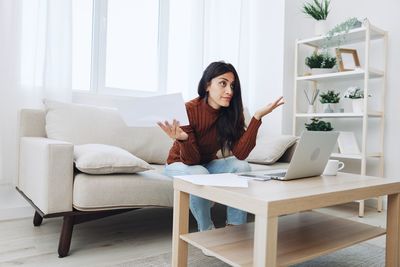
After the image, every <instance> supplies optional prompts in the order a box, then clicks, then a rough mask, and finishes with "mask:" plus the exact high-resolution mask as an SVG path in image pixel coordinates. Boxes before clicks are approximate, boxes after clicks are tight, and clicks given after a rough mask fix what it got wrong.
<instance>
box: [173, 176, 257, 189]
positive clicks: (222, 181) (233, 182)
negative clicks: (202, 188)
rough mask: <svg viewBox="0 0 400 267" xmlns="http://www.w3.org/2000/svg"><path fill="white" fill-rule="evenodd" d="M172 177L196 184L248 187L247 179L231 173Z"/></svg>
mask: <svg viewBox="0 0 400 267" xmlns="http://www.w3.org/2000/svg"><path fill="white" fill-rule="evenodd" d="M174 177H175V178H179V179H182V180H185V181H187V182H190V183H193V184H197V185H211V186H228V187H249V184H248V181H247V179H243V178H240V177H239V176H237V175H236V174H233V173H218V174H196V175H178V176H174Z"/></svg>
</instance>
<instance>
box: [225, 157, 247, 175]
mask: <svg viewBox="0 0 400 267" xmlns="http://www.w3.org/2000/svg"><path fill="white" fill-rule="evenodd" d="M230 160H231V163H230V164H231V168H232V170H233V172H248V171H251V167H250V164H249V163H248V162H247V161H245V160H238V159H237V158H236V157H232V158H231V159H230Z"/></svg>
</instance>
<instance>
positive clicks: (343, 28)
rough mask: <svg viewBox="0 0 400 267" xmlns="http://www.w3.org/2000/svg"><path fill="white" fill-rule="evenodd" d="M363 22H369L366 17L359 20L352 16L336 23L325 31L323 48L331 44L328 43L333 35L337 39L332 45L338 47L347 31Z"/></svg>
mask: <svg viewBox="0 0 400 267" xmlns="http://www.w3.org/2000/svg"><path fill="white" fill-rule="evenodd" d="M363 23H364V24H366V23H369V22H368V20H367V19H363V21H360V20H359V19H357V18H355V17H354V18H349V19H347V20H345V21H343V22H341V23H339V24H337V25H336V26H335V27H333V28H332V29H330V30H329V31H328V32H327V33H326V37H325V38H324V43H323V50H326V49H327V47H329V46H331V45H332V44H330V43H331V41H332V38H333V37H334V36H337V38H335V39H337V40H336V43H334V44H333V45H334V46H336V47H337V48H339V47H340V45H341V44H343V43H344V42H345V41H346V37H347V33H349V31H350V30H352V29H355V28H359V27H361V26H362V24H363Z"/></svg>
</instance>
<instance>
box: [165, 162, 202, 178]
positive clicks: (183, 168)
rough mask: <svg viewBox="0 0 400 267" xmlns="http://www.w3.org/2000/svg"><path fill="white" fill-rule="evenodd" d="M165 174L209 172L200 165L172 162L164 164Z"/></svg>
mask: <svg viewBox="0 0 400 267" xmlns="http://www.w3.org/2000/svg"><path fill="white" fill-rule="evenodd" d="M164 173H165V174H166V175H170V176H173V175H191V174H209V172H208V170H207V169H206V168H204V167H203V166H201V165H186V164H184V163H182V162H174V163H171V164H169V165H166V166H165V170H164Z"/></svg>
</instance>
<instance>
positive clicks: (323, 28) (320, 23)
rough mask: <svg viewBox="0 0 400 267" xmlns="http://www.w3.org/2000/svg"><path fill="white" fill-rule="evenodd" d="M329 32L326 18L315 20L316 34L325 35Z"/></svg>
mask: <svg viewBox="0 0 400 267" xmlns="http://www.w3.org/2000/svg"><path fill="white" fill-rule="evenodd" d="M327 32H328V24H327V23H326V20H317V21H316V22H315V35H318V36H319V35H324V34H326V33H327Z"/></svg>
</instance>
